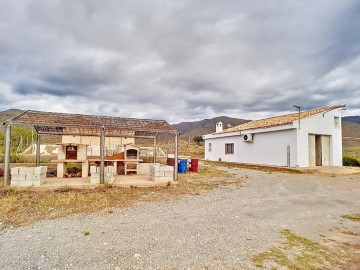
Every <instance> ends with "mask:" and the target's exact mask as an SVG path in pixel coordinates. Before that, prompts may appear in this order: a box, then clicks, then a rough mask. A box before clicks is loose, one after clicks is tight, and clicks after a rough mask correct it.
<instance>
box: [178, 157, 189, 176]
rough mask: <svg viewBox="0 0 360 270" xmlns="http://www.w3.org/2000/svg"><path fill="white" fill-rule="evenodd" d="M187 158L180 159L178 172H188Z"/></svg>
mask: <svg viewBox="0 0 360 270" xmlns="http://www.w3.org/2000/svg"><path fill="white" fill-rule="evenodd" d="M186 170H187V159H180V160H179V163H178V173H186Z"/></svg>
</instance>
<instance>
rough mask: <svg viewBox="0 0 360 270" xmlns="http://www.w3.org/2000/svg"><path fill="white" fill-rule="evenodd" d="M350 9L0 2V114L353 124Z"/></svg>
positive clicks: (357, 45)
mask: <svg viewBox="0 0 360 270" xmlns="http://www.w3.org/2000/svg"><path fill="white" fill-rule="evenodd" d="M359 33H360V1H358V0H341V1H339V0H319V1H317V0H307V1H301V0H296V1H295V0H294V1H288V0H281V1H280V0H279V1H260V0H258V1H256V0H248V1H244V0H235V1H226V0H225V1H219V0H217V1H213V0H201V1H200V0H188V1H187V0H184V1H180V0H179V1H175V0H168V1H166V0H148V1H142V0H128V1H123V0H103V1H99V0H77V1H65V0H63V1H60V0H46V1H44V0H38V1H37V0H29V1H27V0H16V1H14V0H8V1H7V0H0V94H1V96H0V111H2V110H6V109H9V108H19V109H35V110H45V111H58V112H71V113H86V114H99V115H116V116H123V117H141V118H154V119H165V120H168V121H169V122H171V123H176V122H180V121H184V120H196V119H204V118H210V117H214V116H220V115H227V116H233V117H239V118H247V119H256V118H261V117H267V116H272V115H277V114H281V113H287V112H291V111H294V108H293V107H292V105H293V104H295V105H302V106H303V108H304V109H311V108H315V107H324V106H329V105H337V104H343V103H346V104H347V105H348V107H347V111H345V112H344V115H360V34H359Z"/></svg>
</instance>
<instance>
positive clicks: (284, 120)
mask: <svg viewBox="0 0 360 270" xmlns="http://www.w3.org/2000/svg"><path fill="white" fill-rule="evenodd" d="M345 106H346V105H338V106H333V107H326V108H320V109H314V110H310V111H303V112H300V119H303V118H306V117H310V116H313V115H316V114H319V113H325V112H328V111H332V110H335V109H339V108H344V107H345ZM298 119H299V113H292V114H286V115H280V116H275V117H270V118H265V119H259V120H254V121H250V122H247V123H245V124H241V125H238V126H236V127H232V128H228V129H225V130H224V131H223V132H219V133H228V132H235V131H243V130H249V129H257V128H269V127H275V126H283V125H289V124H291V123H292V122H294V121H296V120H298ZM219 133H218V134H219Z"/></svg>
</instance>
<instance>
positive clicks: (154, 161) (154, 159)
mask: <svg viewBox="0 0 360 270" xmlns="http://www.w3.org/2000/svg"><path fill="white" fill-rule="evenodd" d="M153 153H154V158H153V163H156V136H155V138H154V151H153Z"/></svg>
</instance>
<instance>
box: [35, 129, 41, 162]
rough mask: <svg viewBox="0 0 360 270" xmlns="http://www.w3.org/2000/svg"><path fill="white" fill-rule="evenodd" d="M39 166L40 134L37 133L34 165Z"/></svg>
mask: <svg viewBox="0 0 360 270" xmlns="http://www.w3.org/2000/svg"><path fill="white" fill-rule="evenodd" d="M39 166H40V134H39V133H38V134H37V142H36V167H39Z"/></svg>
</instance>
